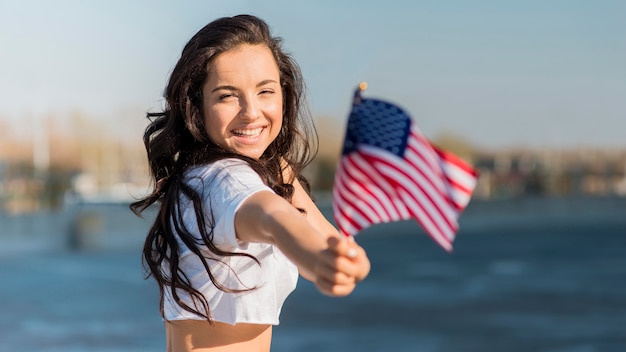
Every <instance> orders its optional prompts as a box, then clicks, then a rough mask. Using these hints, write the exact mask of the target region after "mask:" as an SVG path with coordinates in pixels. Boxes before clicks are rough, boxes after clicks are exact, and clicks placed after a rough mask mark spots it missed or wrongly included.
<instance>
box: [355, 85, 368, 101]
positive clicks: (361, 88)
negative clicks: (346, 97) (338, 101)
mask: <svg viewBox="0 0 626 352" xmlns="http://www.w3.org/2000/svg"><path fill="white" fill-rule="evenodd" d="M366 89H367V82H361V83H359V85H358V86H357V87H356V89H355V90H354V99H353V101H352V104H353V105H358V104H360V103H361V92H364V91H365V90H366Z"/></svg>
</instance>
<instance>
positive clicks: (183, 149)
mask: <svg viewBox="0 0 626 352" xmlns="http://www.w3.org/2000/svg"><path fill="white" fill-rule="evenodd" d="M242 44H253V45H254V44H261V45H266V46H267V47H268V48H269V49H270V50H271V52H272V53H273V55H274V58H275V60H276V63H277V64H278V69H279V71H280V84H281V88H282V94H283V121H282V128H281V130H280V132H279V134H278V136H277V137H276V139H275V140H274V141H273V142H272V143H271V144H270V145H269V146H268V148H267V149H266V150H265V152H264V153H263V155H262V156H261V157H260V158H259V159H258V160H255V159H251V158H248V157H245V156H243V155H238V154H234V153H232V152H229V151H227V150H224V149H222V148H221V147H219V146H218V145H217V144H215V143H214V142H213V141H211V140H210V139H209V137H208V134H207V132H206V129H205V125H204V116H203V108H202V101H203V99H202V86H203V84H204V83H205V81H206V79H207V76H208V73H207V72H208V70H209V66H210V65H211V62H212V60H213V58H215V57H216V56H217V55H219V54H221V53H223V52H225V51H228V50H231V49H233V48H236V47H238V46H240V45H242ZM164 97H165V107H164V109H163V111H162V112H158V113H148V118H149V119H150V124H149V125H148V127H147V128H146V130H145V133H144V136H143V141H144V145H145V147H146V151H147V154H148V162H149V165H150V172H151V177H152V181H153V189H152V191H151V193H150V194H148V195H147V196H146V197H144V198H142V199H139V200H138V201H137V202H134V203H132V204H131V206H130V207H131V209H132V211H133V212H134V213H135V214H137V215H141V213H142V212H143V211H144V210H146V209H147V208H148V207H150V206H152V205H153V204H155V203H158V204H159V208H158V213H157V216H156V219H155V221H154V223H153V224H152V226H151V228H150V230H149V232H148V235H147V238H146V242H145V244H144V248H143V263H144V267H145V268H146V271H147V275H148V277H150V276H152V277H154V279H155V280H156V282H157V283H158V286H159V292H160V302H161V315H162V316H164V311H163V301H164V293H165V290H170V292H171V296H172V298H173V299H174V300H175V301H176V302H178V304H179V305H180V306H181V307H182V308H184V309H185V310H187V311H189V312H193V313H195V314H198V315H200V316H202V317H204V318H206V319H207V320H208V321H209V322H210V321H211V314H210V310H209V307H208V303H207V300H206V298H205V297H204V296H203V295H202V294H201V293H200V292H199V291H198V290H197V289H196V288H194V287H192V285H191V282H190V280H189V278H188V277H187V275H186V274H185V272H184V271H183V270H181V268H180V266H179V254H180V253H179V245H178V242H177V239H176V238H177V236H178V237H179V238H180V239H181V240H182V242H183V243H184V244H185V245H186V246H187V247H189V249H190V250H191V251H192V252H193V253H194V254H195V255H197V256H198V257H200V259H201V260H202V263H203V265H204V267H205V269H206V270H207V273H208V275H209V277H210V279H211V281H212V282H213V284H214V285H215V286H216V287H217V288H219V289H220V290H223V291H225V292H238V291H236V290H233V289H230V288H229V287H225V286H224V285H223V284H222V283H220V282H218V281H217V280H216V278H215V277H214V275H213V274H212V273H211V271H210V269H209V265H208V263H207V259H206V258H204V257H203V255H202V252H201V246H203V247H206V248H207V249H208V250H209V251H211V252H212V253H214V254H215V255H217V256H224V257H226V256H247V257H250V259H251V260H255V261H257V260H256V258H254V257H253V256H251V255H249V254H245V253H233V252H228V251H223V250H221V249H219V248H217V247H216V246H215V245H214V244H213V243H212V241H211V239H212V236H213V229H212V223H213V222H214V221H211V220H210V219H209V220H208V221H207V220H205V219H206V215H204V214H210V209H209V212H205V209H204V208H205V206H204V205H203V204H202V195H201V194H199V193H198V192H197V191H195V190H194V189H193V188H192V187H190V186H189V185H188V184H187V183H186V182H185V181H184V178H183V175H184V173H185V171H186V170H188V169H189V168H190V167H194V166H198V165H203V164H208V163H211V162H214V161H216V160H220V159H224V158H239V159H243V160H245V161H246V162H248V163H249V164H250V166H251V167H252V168H253V169H254V170H255V171H256V172H257V173H258V174H259V175H260V176H261V178H262V179H263V181H264V182H265V183H266V184H267V185H268V186H269V187H271V188H272V189H273V190H274V191H275V192H276V193H277V194H278V195H280V196H282V197H284V198H285V199H287V200H289V201H290V200H291V196H292V193H293V186H291V182H292V181H293V180H284V179H283V170H284V168H285V167H286V166H287V165H288V166H289V167H290V168H291V169H292V170H293V175H294V177H297V178H298V179H299V180H300V181H301V182H302V183H303V185H305V188H306V189H307V191H308V183H307V182H306V179H305V178H304V177H303V176H302V174H301V172H302V170H303V169H304V167H305V166H306V165H307V164H308V163H309V162H310V160H311V159H312V157H313V156H314V154H315V153H314V152H315V151H316V147H317V144H316V143H317V134H316V132H315V129H314V127H313V124H312V119H311V115H310V113H309V111H308V109H307V107H306V104H304V98H305V94H304V82H303V79H302V73H301V71H300V69H299V67H298V65H297V64H296V63H295V61H294V60H293V59H292V58H291V57H290V56H289V55H288V54H287V53H285V52H284V51H283V49H282V48H281V39H280V38H279V37H274V36H272V35H271V33H270V30H269V27H268V25H267V24H266V23H265V22H264V21H263V20H261V19H259V18H257V17H254V16H250V15H239V16H234V17H224V18H220V19H217V20H215V21H213V22H211V23H209V24H208V25H206V26H205V27H204V28H202V29H201V30H200V31H199V32H198V33H196V34H195V35H194V36H193V37H192V38H191V40H189V42H188V43H187V45H185V47H184V49H183V51H182V55H181V57H180V59H179V60H178V63H177V64H176V66H175V67H174V70H173V71H172V74H171V76H170V79H169V83H168V84H167V87H166V89H165V92H164ZM310 137H314V138H310ZM181 195H182V196H184V197H186V198H188V199H190V200H191V202H192V204H193V208H194V213H195V215H196V216H195V217H196V219H197V221H198V224H197V225H198V226H197V228H198V229H199V232H200V233H191V232H190V231H189V230H188V229H187V227H186V226H185V225H184V223H183V219H182V215H183V209H181V206H180V205H181V204H180V199H181ZM198 238H200V239H201V242H202V243H201V244H200V245H199V244H198V240H197V239H198ZM257 263H258V261H257ZM177 290H183V291H186V292H187V293H188V294H189V295H190V297H192V299H193V300H194V302H196V303H199V304H200V306H201V308H202V309H197V308H196V307H197V304H194V305H193V306H189V305H187V304H185V303H184V302H183V301H182V300H181V299H180V296H179V295H178V293H177Z"/></svg>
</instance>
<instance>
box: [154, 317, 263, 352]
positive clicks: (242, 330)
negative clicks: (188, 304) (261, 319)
mask: <svg viewBox="0 0 626 352" xmlns="http://www.w3.org/2000/svg"><path fill="white" fill-rule="evenodd" d="M165 331H166V334H167V351H168V352H187V351H194V352H231V351H250V352H269V351H270V345H271V341H272V326H271V325H264V324H237V325H230V324H226V323H219V322H214V323H213V324H209V322H208V321H205V320H172V321H166V322H165Z"/></svg>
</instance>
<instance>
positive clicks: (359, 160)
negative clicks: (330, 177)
mask: <svg viewBox="0 0 626 352" xmlns="http://www.w3.org/2000/svg"><path fill="white" fill-rule="evenodd" d="M477 176H478V174H477V172H476V171H475V170H474V169H473V168H472V166H470V165H469V164H468V163H466V162H465V161H463V160H462V159H460V158H459V157H457V156H455V155H453V154H451V153H448V152H445V151H443V150H441V149H439V148H437V147H436V146H434V145H433V144H432V143H431V142H429V141H428V140H427V139H426V138H425V137H424V136H423V135H422V133H421V132H420V131H419V129H418V127H417V125H416V124H415V123H413V121H411V118H410V117H409V115H408V114H407V113H405V112H404V111H403V110H402V109H401V108H399V107H398V106H395V105H393V104H390V103H387V102H384V101H380V100H375V99H364V98H361V96H360V93H359V91H358V90H357V93H356V94H355V101H354V105H353V107H352V111H351V113H350V117H349V119H348V126H347V132H346V138H345V142H344V146H343V152H342V156H341V161H340V163H339V168H338V170H337V174H336V175H335V186H334V189H333V213H334V217H335V221H336V223H337V226H338V228H339V231H340V232H341V233H342V234H344V235H346V236H353V235H356V234H357V233H358V232H359V231H361V230H363V229H365V228H366V227H368V226H370V225H373V224H378V223H387V222H392V221H399V220H408V219H415V220H417V221H418V222H419V223H420V225H421V226H422V228H423V229H424V230H425V231H426V233H428V235H429V236H431V237H432V239H433V240H435V242H437V243H438V244H439V245H441V246H442V247H443V248H444V249H445V250H447V251H452V242H453V241H454V238H455V236H456V232H457V230H458V222H457V219H458V217H459V215H460V213H461V212H462V211H463V209H465V207H466V206H467V204H468V203H469V201H470V198H471V196H472V192H473V190H474V188H475V187H476V179H477Z"/></svg>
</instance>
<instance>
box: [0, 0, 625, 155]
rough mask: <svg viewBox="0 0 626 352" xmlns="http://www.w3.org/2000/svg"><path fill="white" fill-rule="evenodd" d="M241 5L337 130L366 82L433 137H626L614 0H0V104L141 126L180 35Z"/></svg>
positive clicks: (537, 143)
mask: <svg viewBox="0 0 626 352" xmlns="http://www.w3.org/2000/svg"><path fill="white" fill-rule="evenodd" d="M239 13H250V14H254V15H258V16H259V17H261V18H263V19H265V20H266V21H267V22H268V23H269V25H270V26H271V28H272V30H273V32H274V34H276V35H278V36H281V37H282V38H283V39H284V48H285V49H286V50H287V51H288V52H290V53H291V54H292V55H293V56H294V57H295V59H296V61H297V62H298V63H299V64H300V66H301V68H302V71H303V74H304V78H305V80H306V83H307V88H308V93H309V102H310V104H311V109H312V111H313V113H314V115H315V116H316V117H319V118H324V119H326V120H327V121H333V123H336V125H337V128H338V129H343V128H345V121H346V118H347V115H348V112H349V109H350V103H351V96H352V94H353V91H354V89H355V88H356V86H357V85H358V84H359V82H361V81H366V82H367V83H368V85H369V88H368V90H367V91H366V92H365V93H364V96H366V97H372V98H379V99H384V100H388V101H391V102H393V103H396V104H398V105H400V106H401V107H403V108H404V109H405V110H406V111H408V112H409V113H410V115H411V116H412V118H413V119H414V121H416V122H417V124H418V125H419V126H420V128H421V129H422V131H423V132H424V134H425V135H426V136H427V137H429V138H431V139H435V138H437V137H438V136H440V135H442V134H445V133H450V134H453V135H456V136H458V137H459V138H462V139H464V140H466V141H468V142H470V143H472V144H475V145H477V146H480V147H484V148H495V149H497V148H507V147H515V146H527V147H537V148H543V147H579V146H588V147H601V148H605V147H607V148H612V147H619V148H623V147H626V133H625V131H626V1H621V0H615V1H610V0H597V1H578V0H554V1H541V0H528V1H495V0H492V1H487V0H482V1H481V0H478V1H461V0H458V1H452V0H441V1H405V0H386V1H369V0H359V1H357V0H344V1H334V0H317V1H306V2H305V1H287V0H280V1H273V0H267V1H253V0H247V1H246V0H228V1H213V0H205V1H192V0H182V1H158V0H154V1H149V0H135V1H121V0H109V1H87V0H84V1H78V0H58V1H44V0H41V1H36V0H21V1H10V0H0V119H9V120H10V121H13V122H17V123H22V122H23V125H25V126H28V124H29V123H31V124H32V121H33V119H29V118H27V116H36V115H43V114H55V115H66V114H69V113H70V112H72V111H80V112H82V113H84V114H86V115H89V116H92V117H94V118H97V119H99V120H100V121H103V123H108V124H110V125H114V127H115V128H118V129H119V130H120V131H122V130H124V129H125V128H126V127H128V128H137V127H136V126H137V121H145V120H144V116H145V112H146V111H156V110H159V108H160V107H161V105H162V92H163V89H164V88H165V84H166V82H167V79H168V75H169V74H170V72H171V69H172V68H173V66H174V65H175V63H176V60H177V59H178V58H179V56H180V52H181V50H182V48H183V46H184V45H185V43H186V42H187V41H188V40H189V38H190V37H191V36H192V35H193V34H195V33H196V32H197V31H198V30H199V29H200V28H202V27H203V26H204V25H205V24H207V23H208V22H210V21H212V20H214V19H216V18H218V17H222V16H231V15H236V14H239ZM139 134H140V133H138V136H139Z"/></svg>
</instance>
